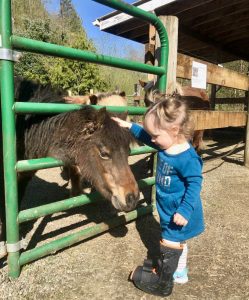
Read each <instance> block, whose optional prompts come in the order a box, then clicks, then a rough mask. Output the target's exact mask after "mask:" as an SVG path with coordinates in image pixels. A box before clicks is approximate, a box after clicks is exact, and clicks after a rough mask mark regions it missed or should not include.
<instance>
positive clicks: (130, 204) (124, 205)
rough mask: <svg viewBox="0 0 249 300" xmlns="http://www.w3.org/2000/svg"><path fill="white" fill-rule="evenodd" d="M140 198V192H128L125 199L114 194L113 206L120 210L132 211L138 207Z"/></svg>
mask: <svg viewBox="0 0 249 300" xmlns="http://www.w3.org/2000/svg"><path fill="white" fill-rule="evenodd" d="M138 200H139V193H138V194H135V193H128V194H127V195H126V196H125V198H124V199H123V200H121V199H120V198H119V197H118V196H112V199H111V201H112V204H113V206H114V207H115V208H116V209H118V210H120V211H131V210H133V209H135V208H136V206H137V203H138Z"/></svg>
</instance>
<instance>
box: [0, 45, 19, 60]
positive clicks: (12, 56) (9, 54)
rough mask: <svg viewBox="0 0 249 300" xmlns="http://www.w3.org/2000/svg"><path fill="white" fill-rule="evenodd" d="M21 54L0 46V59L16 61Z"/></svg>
mask: <svg viewBox="0 0 249 300" xmlns="http://www.w3.org/2000/svg"><path fill="white" fill-rule="evenodd" d="M21 56H22V53H21V52H18V51H14V50H12V49H7V48H0V60H10V61H15V62H18V61H19V60H20V58H21Z"/></svg>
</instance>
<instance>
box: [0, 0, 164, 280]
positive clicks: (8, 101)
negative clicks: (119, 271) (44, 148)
mask: <svg viewBox="0 0 249 300" xmlns="http://www.w3.org/2000/svg"><path fill="white" fill-rule="evenodd" d="M93 1H95V0H93ZM95 2H99V3H101V4H105V5H108V6H110V7H113V8H114V9H118V10H121V11H123V12H126V13H128V14H130V15H133V16H135V17H138V18H141V19H144V20H146V21H147V22H149V23H151V24H153V25H154V26H155V27H156V29H157V31H158V34H159V38H160V41H161V58H160V62H159V66H158V67H155V66H150V65H146V64H143V63H139V62H134V61H128V60H125V59H120V58H114V57H110V56H105V55H100V54H95V53H91V52H89V51H84V50H79V49H72V48H69V47H64V46H58V45H54V44H49V43H44V42H40V41H34V40H31V39H26V38H22V37H19V36H14V35H12V28H11V0H0V35H1V36H0V50H4V51H6V50H7V53H8V55H9V56H8V57H6V56H4V55H3V56H2V57H1V60H0V61H1V68H0V69H1V71H0V72H1V98H2V100H1V105H2V125H3V151H4V176H5V203H6V218H7V245H8V253H9V255H8V264H9V276H10V277H18V276H19V274H20V266H21V265H23V264H25V263H27V262H29V261H32V260H34V259H37V258H39V257H42V256H45V255H47V254H48V253H51V252H54V251H57V250H59V249H62V248H64V247H68V246H70V245H72V244H74V243H77V242H78V241H81V240H84V239H86V238H88V237H90V236H94V235H96V234H99V233H101V232H104V231H106V230H108V229H109V228H112V227H115V226H118V225H120V224H123V223H125V222H129V221H130V220H133V219H135V218H137V217H138V216H140V215H143V214H146V213H148V212H151V211H152V208H153V205H148V206H147V207H142V208H138V209H137V210H135V211H133V212H130V213H128V214H126V215H124V216H121V217H118V218H115V219H112V220H108V224H109V225H105V224H99V225H96V226H93V227H92V228H88V229H85V230H82V231H80V232H78V233H75V234H73V235H71V236H68V237H65V238H62V239H59V240H58V241H54V242H51V243H48V244H47V245H44V246H41V247H38V248H35V249H33V250H30V251H27V252H24V253H22V254H21V257H20V261H19V249H20V243H19V222H20V223H21V222H25V221H26V220H28V219H30V218H31V219H33V218H36V217H37V216H38V217H39V216H44V215H47V214H48V213H49V212H48V210H50V213H51V211H52V212H55V211H56V212H58V211H61V210H65V209H69V208H70V206H72V207H75V206H79V205H83V204H85V203H83V202H86V203H88V202H89V199H88V198H87V196H79V197H74V198H70V199H66V200H65V201H58V202H55V203H53V204H51V206H50V207H48V206H46V205H45V206H44V207H42V206H41V207H38V208H34V209H29V210H25V211H21V212H20V213H19V214H18V197H17V172H23V171H28V170H38V169H41V168H51V167H55V166H61V165H62V162H61V161H59V160H56V159H53V158H49V157H47V158H41V159H36V160H24V161H17V159H16V144H15V142H16V134H15V114H16V113H55V112H57V113H62V112H66V111H69V110H72V109H79V108H80V107H81V106H79V105H70V104H43V103H22V102H19V103H15V102H14V68H13V64H14V63H13V57H14V55H13V54H14V52H13V49H12V48H14V49H20V50H24V51H29V52H34V53H40V54H46V55H52V56H58V57H65V58H70V59H75V60H82V61H88V62H92V63H97V64H104V65H109V66H113V67H118V68H124V69H128V70H136V71H140V72H144V73H150V74H155V75H158V77H159V90H160V91H165V87H166V78H167V64H168V36H167V33H166V30H165V28H164V26H163V24H162V22H161V21H160V20H159V19H158V18H157V17H156V16H155V15H153V14H151V13H148V12H145V11H143V10H141V9H139V8H137V7H133V6H131V5H128V4H126V3H123V2H121V1H119V0H109V1H108V0H103V1H95ZM1 48H3V49H1ZM96 108H97V109H99V108H101V106H96ZM107 109H108V110H109V111H113V112H122V111H124V110H125V111H127V112H128V113H129V114H131V115H137V114H143V113H144V112H145V111H146V108H134V107H119V108H118V107H108V108H107ZM151 150H152V149H149V147H144V148H143V149H135V150H133V151H132V152H131V154H132V155H136V154H140V153H149V152H153V151H155V150H154V149H153V151H151ZM154 183H155V179H154V177H152V178H147V179H144V180H142V181H140V187H142V186H147V185H154ZM93 196H94V195H93ZM93 196H91V197H93ZM76 198H77V199H76ZM93 198H94V197H93ZM95 200H96V199H94V200H93V201H95ZM62 202H63V204H62ZM91 202H92V201H91ZM35 209H37V210H39V212H38V214H37V212H36V211H35ZM36 214H37V215H36ZM35 215H36V216H35Z"/></svg>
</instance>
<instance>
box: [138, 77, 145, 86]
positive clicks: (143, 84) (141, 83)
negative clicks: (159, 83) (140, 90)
mask: <svg viewBox="0 0 249 300" xmlns="http://www.w3.org/2000/svg"><path fill="white" fill-rule="evenodd" d="M138 82H139V84H140V85H141V87H145V86H146V84H147V82H145V81H143V80H140V79H139V80H138Z"/></svg>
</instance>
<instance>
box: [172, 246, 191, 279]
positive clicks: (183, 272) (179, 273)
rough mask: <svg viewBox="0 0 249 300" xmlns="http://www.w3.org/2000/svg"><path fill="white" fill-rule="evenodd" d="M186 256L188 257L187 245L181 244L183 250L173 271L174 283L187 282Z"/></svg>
mask: <svg viewBox="0 0 249 300" xmlns="http://www.w3.org/2000/svg"><path fill="white" fill-rule="evenodd" d="M187 257H188V245H187V244H186V243H184V244H183V251H182V254H181V256H180V259H179V262H178V266H177V269H176V271H175V273H174V282H175V283H187V282H188V268H187Z"/></svg>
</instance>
